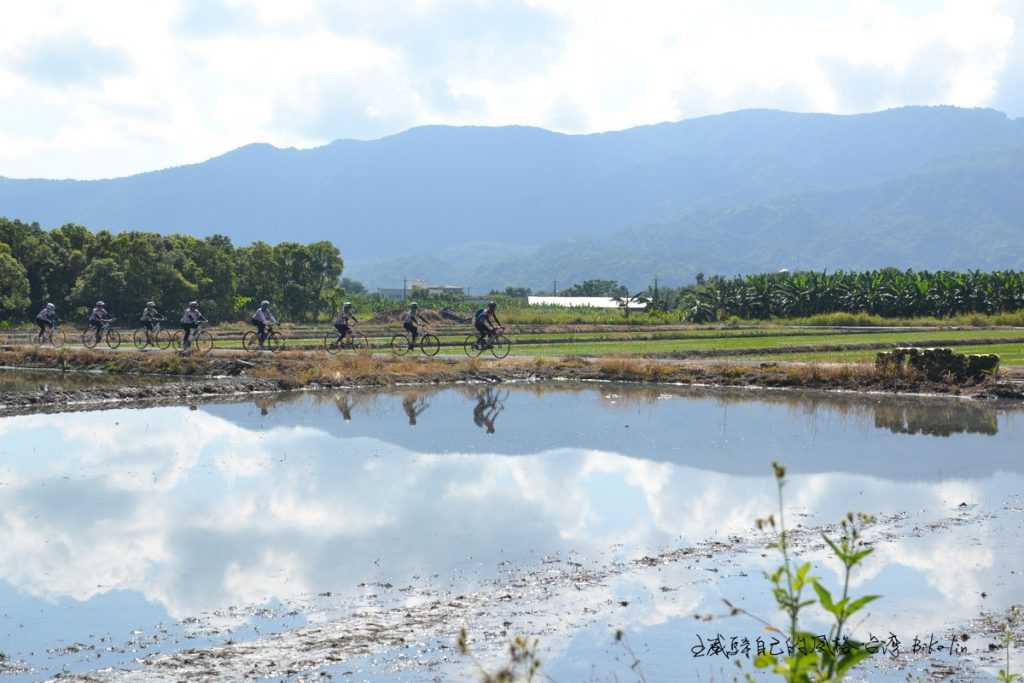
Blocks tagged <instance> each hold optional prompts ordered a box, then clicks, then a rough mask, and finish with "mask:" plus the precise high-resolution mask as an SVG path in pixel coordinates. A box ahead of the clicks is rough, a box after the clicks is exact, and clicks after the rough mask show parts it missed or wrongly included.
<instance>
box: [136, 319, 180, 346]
mask: <svg viewBox="0 0 1024 683" xmlns="http://www.w3.org/2000/svg"><path fill="white" fill-rule="evenodd" d="M164 320H167V318H160V319H159V320H157V321H156V324H155V325H154V326H153V329H152V330H150V329H148V328H146V327H140V328H138V329H137V330H135V332H133V333H132V343H133V344H135V348H137V349H138V350H139V351H143V350H145V348H146V347H147V346H152V347H153V348H154V349H169V348H171V344H172V343H173V339H172V338H171V334H170V333H169V332H168V331H167V330H164V329H162V328H161V327H160V323H161V322H163V321H164Z"/></svg>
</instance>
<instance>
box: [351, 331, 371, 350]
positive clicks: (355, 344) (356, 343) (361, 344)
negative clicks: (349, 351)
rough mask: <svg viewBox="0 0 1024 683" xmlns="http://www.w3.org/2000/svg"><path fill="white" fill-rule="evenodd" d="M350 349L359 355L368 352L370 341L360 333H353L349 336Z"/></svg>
mask: <svg viewBox="0 0 1024 683" xmlns="http://www.w3.org/2000/svg"><path fill="white" fill-rule="evenodd" d="M350 339H351V341H352V348H353V349H354V350H355V351H359V352H360V353H365V352H367V351H369V350H370V340H369V339H367V338H366V335H365V334H363V333H362V332H353V333H352V336H351V338H350Z"/></svg>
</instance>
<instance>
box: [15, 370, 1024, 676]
mask: <svg viewBox="0 0 1024 683" xmlns="http://www.w3.org/2000/svg"><path fill="white" fill-rule="evenodd" d="M1022 437H1024V412H1018V411H1016V410H1013V409H1010V408H1006V407H1000V406H999V405H997V404H980V403H973V402H968V401H957V400H952V399H907V398H901V399H897V398H888V397H873V396H856V395H824V394H797V393H788V392H748V391H740V390H733V391H695V390H684V389H670V388H657V389H651V388H638V387H629V386H621V385H596V384H595V385H586V386H573V385H529V386H519V387H507V388H497V387H494V386H470V385H466V386H459V387H453V388H445V389H436V390H413V389H410V390H406V391H397V392H392V393H384V392H372V391H351V392H334V393H302V394H283V395H278V396H275V397H267V398H264V399H261V400H257V401H252V400H248V401H246V402H220V403H207V404H200V405H196V406H181V407H159V408H145V409H131V408H124V409H114V410H104V411H97V412H79V413H70V414H58V415H25V416H17V417H8V418H3V419H0V533H2V538H3V542H2V543H0V653H2V655H3V656H2V658H0V681H7V680H9V681H19V682H20V681H37V680H47V679H50V678H54V677H58V676H60V677H70V678H78V679H80V680H102V681H108V680H109V681H120V680H141V681H153V680H160V681H164V680H166V681H172V680H173V681H177V680H242V679H249V680H268V681H269V680H346V681H347V680H369V681H404V680H412V681H433V680H456V681H460V680H466V681H469V680H475V679H476V674H475V669H474V668H473V665H472V663H471V662H470V661H469V660H467V659H466V658H464V657H462V656H460V655H459V654H458V653H457V652H456V651H455V650H454V640H455V638H456V636H457V634H458V632H459V629H460V628H463V627H465V628H466V629H467V632H468V633H469V636H470V639H471V641H472V647H473V650H474V652H476V654H477V656H478V658H479V659H480V660H481V661H482V662H483V663H484V664H485V665H491V664H493V663H494V662H497V661H500V659H501V657H502V654H503V652H504V648H505V645H506V644H507V642H508V640H509V639H510V638H511V637H513V636H514V635H516V634H525V635H530V636H536V637H537V638H539V642H540V651H541V656H542V659H543V661H544V671H545V672H546V673H547V674H548V675H550V677H551V678H552V679H554V680H557V681H589V680H618V681H634V680H645V681H687V680H732V678H733V676H734V675H738V674H739V673H740V672H739V670H738V669H737V668H736V664H737V663H739V664H741V665H742V666H743V667H744V670H745V671H752V670H753V667H752V657H753V655H754V654H755V652H753V651H752V652H751V653H750V656H749V657H747V656H745V653H744V648H743V644H744V639H746V642H748V643H749V644H750V646H751V649H752V650H754V649H756V647H757V643H758V639H759V638H760V639H761V641H760V642H761V643H763V644H765V646H766V647H771V646H772V643H771V637H770V634H767V633H766V632H765V631H764V629H763V627H762V626H761V625H760V624H759V623H757V622H756V621H754V620H753V619H751V618H749V617H745V616H727V613H728V609H727V608H726V607H725V606H724V604H723V602H722V599H723V598H726V599H728V600H730V601H731V602H732V603H734V604H737V605H741V606H743V607H744V608H746V609H749V610H750V611H751V612H753V613H755V614H757V615H759V616H761V617H763V618H765V619H767V620H769V621H772V622H774V623H778V624H780V625H781V623H782V621H783V620H782V618H781V617H780V615H779V614H778V613H777V612H776V611H775V610H774V608H773V605H772V603H771V598H770V595H769V593H768V589H767V586H768V584H767V582H766V580H765V579H764V577H763V572H764V571H765V570H768V569H773V568H774V567H775V566H776V565H777V564H778V558H777V556H776V555H775V554H774V552H773V551H771V550H769V549H767V548H766V544H767V543H768V542H769V541H770V538H769V536H768V535H767V534H766V533H765V532H759V531H756V530H755V528H754V524H753V522H754V519H755V518H757V517H763V516H765V515H767V514H769V513H771V512H773V511H774V509H775V505H776V499H775V489H774V482H773V479H772V476H771V467H770V463H771V462H772V461H773V460H779V461H781V462H784V463H785V464H786V466H787V467H788V470H789V481H788V483H787V486H786V496H787V498H786V503H787V515H788V517H789V520H790V521H791V524H792V525H793V526H794V527H795V533H796V539H797V547H798V552H799V553H800V555H801V557H803V558H806V559H809V560H812V561H814V563H815V573H816V574H818V575H819V576H821V577H822V578H823V579H824V580H825V582H826V583H829V584H831V585H833V586H834V585H835V584H836V582H837V580H838V579H839V577H840V576H841V575H840V574H839V573H838V572H839V566H838V565H837V563H836V562H835V561H834V560H832V559H830V558H828V557H827V555H826V554H825V552H824V549H823V547H822V544H821V542H820V536H819V532H820V530H821V529H822V528H823V527H825V526H826V525H829V524H832V523H834V522H835V521H836V520H838V519H839V518H840V517H842V516H843V515H845V514H846V513H847V512H848V511H862V512H868V513H872V514H875V515H877V516H878V522H877V523H876V524H875V525H873V526H872V527H871V528H869V529H868V532H867V533H868V537H869V538H870V540H871V541H872V543H873V544H874V547H875V549H876V550H875V553H874V554H873V555H872V556H871V557H870V558H869V559H868V560H867V561H866V563H865V565H864V567H863V569H862V570H861V571H860V572H859V573H857V574H855V575H854V579H853V586H852V590H853V592H854V593H855V594H858V595H860V594H865V593H878V594H881V595H883V596H884V597H883V599H882V600H880V601H879V602H877V603H875V604H873V605H872V606H871V608H870V610H869V611H868V613H867V615H866V616H865V617H864V618H863V619H860V620H858V621H857V622H856V623H854V624H853V628H854V631H855V634H856V635H857V636H859V637H861V638H863V639H868V638H869V637H875V638H877V639H878V640H880V641H882V642H884V643H885V644H886V649H885V652H884V653H880V654H878V655H876V656H875V657H874V658H873V660H872V662H871V663H870V664H869V665H867V666H866V667H863V668H862V669H861V670H859V671H858V672H857V675H856V676H854V678H855V679H857V678H859V679H862V680H891V681H903V680H906V679H907V677H908V675H909V676H912V677H918V678H921V679H939V678H941V679H944V680H978V679H982V680H984V679H989V680H991V679H993V674H994V672H995V671H996V669H997V668H998V666H999V665H1000V662H1001V661H1002V657H1003V652H1002V651H1000V650H992V651H990V643H992V641H993V638H992V636H993V633H994V629H995V626H996V622H997V620H998V618H1000V617H1001V616H1002V615H1005V614H1006V613H1007V611H1008V609H1009V608H1010V607H1011V606H1012V605H1014V604H1020V603H1024V573H1022V572H1024V564H1022V557H1024V544H1022V542H1021V541H1022V540H1024V449H1022V446H1021V444H1022V442H1024V438H1022ZM806 625H807V626H808V628H809V630H812V631H815V632H817V631H823V630H824V628H825V622H824V620H823V618H822V617H821V615H820V614H819V613H809V614H808V622H807V624H806ZM619 629H621V630H622V631H623V633H624V634H625V638H624V639H623V641H621V642H618V641H616V639H615V638H614V634H615V632H616V631H617V630H619ZM965 634H966V635H967V636H968V639H967V640H963V639H962V638H963V636H964V635H965ZM915 639H916V643H915ZM715 643H719V644H723V643H724V644H726V646H725V647H723V648H719V647H717V646H716V645H715ZM897 643H898V644H899V647H897V646H896V645H897ZM929 644H930V645H929ZM940 646H942V649H940ZM950 647H952V649H953V652H952V653H950V651H949V650H950ZM929 649H930V650H931V652H930V654H929V653H928V650H929ZM1013 663H1014V664H1015V666H1016V667H1017V670H1020V669H1021V668H1022V665H1024V658H1021V657H1019V656H1015V659H1014V660H1013Z"/></svg>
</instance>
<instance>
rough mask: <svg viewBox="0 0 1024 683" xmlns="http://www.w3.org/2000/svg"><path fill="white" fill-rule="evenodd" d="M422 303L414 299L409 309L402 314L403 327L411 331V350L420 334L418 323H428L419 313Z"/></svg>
mask: <svg viewBox="0 0 1024 683" xmlns="http://www.w3.org/2000/svg"><path fill="white" fill-rule="evenodd" d="M419 310H420V305H419V304H418V303H416V302H415V301H413V302H412V303H411V304H409V310H408V311H406V312H405V315H403V316H402V327H404V328H405V331H406V332H408V333H409V350H410V351H412V350H413V348H415V346H416V338H417V337H419V336H420V328H419V327H417V326H416V323H422V324H424V325H426V324H427V321H426V320H424V319H423V318H422V317H420V314H419Z"/></svg>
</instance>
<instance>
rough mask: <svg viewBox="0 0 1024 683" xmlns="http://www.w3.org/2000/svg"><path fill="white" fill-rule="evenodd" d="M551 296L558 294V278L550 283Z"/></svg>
mask: <svg viewBox="0 0 1024 683" xmlns="http://www.w3.org/2000/svg"><path fill="white" fill-rule="evenodd" d="M551 296H558V280H555V281H554V282H552V283H551Z"/></svg>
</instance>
